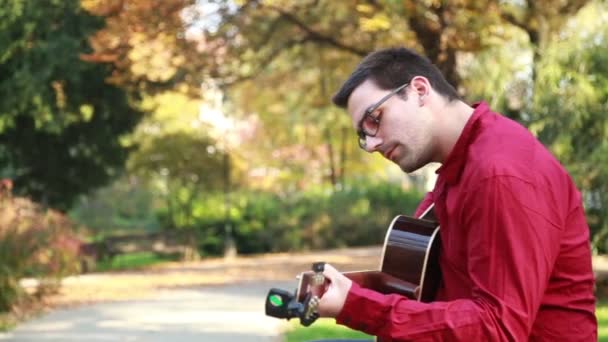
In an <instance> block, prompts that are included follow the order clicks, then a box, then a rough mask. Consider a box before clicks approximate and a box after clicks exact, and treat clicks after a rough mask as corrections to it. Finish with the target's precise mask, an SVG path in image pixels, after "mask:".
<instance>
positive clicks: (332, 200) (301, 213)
mask: <svg viewBox="0 0 608 342" xmlns="http://www.w3.org/2000/svg"><path fill="white" fill-rule="evenodd" d="M421 198H422V193H420V192H417V191H405V190H403V189H401V188H400V187H398V186H395V185H394V184H388V183H370V182H359V183H356V184H351V185H347V186H345V187H344V188H343V189H340V190H333V189H331V188H329V187H319V188H314V189H310V190H308V191H306V192H300V193H291V194H288V195H281V194H276V193H270V192H261V191H258V192H252V191H247V192H239V193H232V194H231V203H232V204H231V215H230V219H231V222H230V227H231V231H232V235H233V237H234V239H235V240H236V245H237V249H238V252H239V253H241V254H250V253H265V252H281V251H296V250H311V249H326V248H336V247H347V246H365V245H374V244H381V243H382V242H383V241H384V236H385V233H386V230H387V228H388V225H389V224H390V222H391V220H392V218H393V217H394V216H396V215H399V214H413V212H414V210H415V208H416V206H417V204H418V202H419V201H420V199H421ZM223 203H224V202H223V200H222V195H221V194H216V195H215V196H207V197H205V198H204V199H202V200H200V201H197V203H196V205H195V206H194V208H193V211H194V212H195V213H198V215H193V216H195V225H194V226H192V227H178V228H191V229H194V230H195V231H196V232H197V235H198V240H199V248H200V249H201V252H202V254H203V255H205V254H207V255H208V254H220V253H221V252H222V251H223V246H224V245H223V244H224V241H225V239H224V238H225V235H226V229H225V226H226V222H225V217H224V214H223V213H224V208H223Z"/></svg>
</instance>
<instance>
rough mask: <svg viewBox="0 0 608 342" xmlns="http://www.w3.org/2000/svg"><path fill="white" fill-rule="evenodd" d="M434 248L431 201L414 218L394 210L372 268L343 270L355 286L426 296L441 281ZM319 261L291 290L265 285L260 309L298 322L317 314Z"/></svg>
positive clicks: (429, 298)
mask: <svg viewBox="0 0 608 342" xmlns="http://www.w3.org/2000/svg"><path fill="white" fill-rule="evenodd" d="M439 252H440V240H439V224H438V223H437V220H436V217H435V215H434V211H433V205H431V206H430V207H429V208H428V209H427V210H426V211H425V212H424V213H423V214H422V215H421V216H420V217H418V218H413V217H409V216H404V215H399V216H396V217H395V218H394V219H393V221H392V222H391V224H390V226H389V228H388V231H387V233H386V237H385V239H384V246H383V249H382V256H381V259H380V267H379V269H378V270H366V271H354V272H345V273H343V274H344V275H345V276H346V277H348V278H350V279H351V280H352V281H354V282H356V283H358V284H359V285H360V286H362V287H365V288H369V289H372V290H375V291H378V292H380V293H383V294H391V293H396V294H400V295H403V296H406V297H408V298H410V299H414V300H419V301H422V302H430V301H432V300H433V299H434V298H435V294H436V293H437V290H438V288H439V284H440V281H441V272H440V269H439ZM323 265H324V263H315V264H313V271H308V272H304V273H301V274H300V275H299V276H298V278H299V284H298V287H297V288H296V291H295V295H291V294H290V293H288V292H286V291H283V290H279V289H271V290H270V292H269V294H268V296H267V300H266V314H267V315H269V316H273V317H278V318H287V319H290V318H293V317H299V318H300V322H301V323H302V325H305V326H308V325H310V324H312V322H314V321H315V320H316V319H317V318H318V314H317V313H316V305H317V303H318V299H319V298H320V297H321V296H322V295H323V291H324V288H325V286H324V282H325V281H326V280H325V279H324V277H323V275H322V269H323Z"/></svg>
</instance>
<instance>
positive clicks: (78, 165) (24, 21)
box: [0, 0, 141, 209]
mask: <svg viewBox="0 0 608 342" xmlns="http://www.w3.org/2000/svg"><path fill="white" fill-rule="evenodd" d="M102 25H103V20H102V19H100V18H97V17H94V16H92V15H90V14H89V13H87V12H85V11H84V10H83V9H82V8H81V7H80V5H79V2H78V1H77V0H66V1H47V2H44V3H38V2H32V1H27V0H5V1H2V2H1V5H0V75H1V78H0V92H1V93H2V94H5V96H3V98H2V102H1V103H0V163H1V164H2V165H3V167H2V171H1V172H2V176H3V177H9V178H12V179H14V182H15V192H16V193H17V194H19V195H28V196H31V197H32V198H33V199H34V200H36V201H40V202H42V203H44V204H47V205H50V206H53V207H56V208H59V209H67V208H69V207H70V205H71V204H72V203H73V201H74V199H75V198H76V197H77V196H78V195H80V194H83V193H86V192H88V191H89V190H91V189H93V188H95V187H98V186H101V185H103V184H105V183H106V182H107V181H108V180H109V179H110V178H111V177H112V176H113V175H115V174H117V171H118V170H119V169H120V168H121V167H122V166H123V163H124V160H125V158H126V156H127V152H128V148H127V147H126V146H124V145H123V144H122V143H121V140H120V138H121V137H122V136H123V135H125V134H126V133H128V132H129V131H131V129H132V128H133V127H134V126H135V125H136V124H137V122H138V120H139V119H140V117H141V113H140V112H138V111H137V110H135V109H134V108H133V107H132V106H131V105H130V104H129V101H128V99H127V96H126V94H125V92H124V91H122V90H121V89H119V88H117V87H115V86H111V85H108V84H107V83H106V82H105V79H106V78H107V77H108V76H109V75H110V74H111V72H112V66H111V65H108V64H103V63H91V62H87V61H85V60H83V59H84V57H83V56H85V55H86V54H87V53H90V52H91V48H90V46H89V44H88V36H89V35H90V34H92V33H93V32H95V30H97V29H99V28H101V27H102Z"/></svg>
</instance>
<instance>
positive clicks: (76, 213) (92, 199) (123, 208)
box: [69, 175, 160, 235]
mask: <svg viewBox="0 0 608 342" xmlns="http://www.w3.org/2000/svg"><path fill="white" fill-rule="evenodd" d="M142 183H143V181H142V180H141V179H139V178H138V177H137V176H135V175H132V176H128V177H127V176H123V177H120V178H118V179H116V180H115V181H114V182H112V183H111V184H110V185H109V186H106V187H103V188H101V189H98V190H96V191H95V192H93V193H91V194H89V195H87V196H82V197H81V198H80V199H79V200H78V201H77V202H76V205H75V206H74V207H73V208H72V209H71V210H70V212H69V216H70V218H71V219H73V220H74V221H76V222H78V223H79V224H80V225H84V226H85V227H86V228H87V229H90V230H91V233H95V234H97V235H108V234H113V233H121V232H126V231H128V232H130V233H134V232H136V231H157V230H158V229H159V228H160V223H159V222H158V219H157V217H156V216H155V215H154V212H153V208H154V207H155V205H157V202H158V200H157V199H156V198H155V197H154V194H153V192H152V191H151V190H150V189H148V188H147V187H144V186H142Z"/></svg>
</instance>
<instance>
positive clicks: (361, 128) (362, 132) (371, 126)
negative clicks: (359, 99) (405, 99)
mask: <svg viewBox="0 0 608 342" xmlns="http://www.w3.org/2000/svg"><path fill="white" fill-rule="evenodd" d="M409 84H410V82H407V83H405V84H403V85H401V86H399V87H398V88H395V89H393V90H392V91H391V92H390V93H388V95H386V96H384V97H383V98H382V99H380V101H378V102H376V103H375V104H373V105H372V106H370V107H369V108H367V109H366V110H365V113H364V114H363V117H362V118H361V120H360V121H359V124H358V125H357V127H358V129H357V136H358V139H359V147H361V148H362V149H364V150H367V137H375V136H376V134H378V129H379V128H380V114H376V115H373V114H374V113H375V112H376V110H377V109H378V107H380V106H381V105H382V104H383V103H384V102H386V101H387V100H388V99H390V98H391V97H392V96H393V95H395V94H397V93H399V92H400V91H402V90H403V89H405V88H406V87H407V86H408V85H409Z"/></svg>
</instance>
